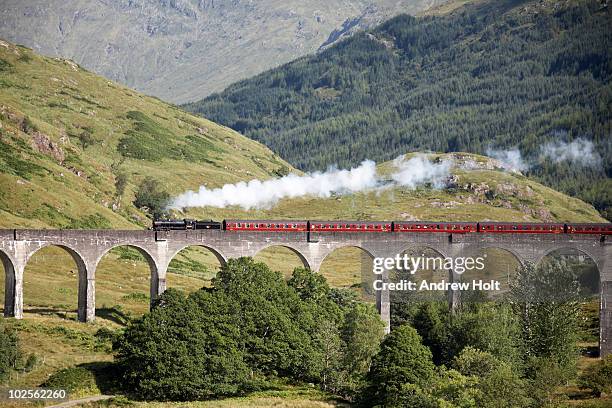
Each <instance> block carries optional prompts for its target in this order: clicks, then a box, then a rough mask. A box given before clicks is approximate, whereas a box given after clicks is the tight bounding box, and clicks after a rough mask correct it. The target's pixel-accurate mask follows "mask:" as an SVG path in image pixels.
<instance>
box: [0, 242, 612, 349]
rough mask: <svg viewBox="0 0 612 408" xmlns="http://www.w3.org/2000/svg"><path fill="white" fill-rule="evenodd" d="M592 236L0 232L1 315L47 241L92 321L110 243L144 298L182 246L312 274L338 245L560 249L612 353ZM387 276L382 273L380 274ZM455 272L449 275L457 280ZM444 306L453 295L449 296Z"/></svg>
mask: <svg viewBox="0 0 612 408" xmlns="http://www.w3.org/2000/svg"><path fill="white" fill-rule="evenodd" d="M610 241H611V240H610V239H608V240H604V239H603V238H602V237H601V236H599V235H570V234H527V233H519V234H480V233H471V234H453V235H449V234H444V233H436V232H418V233H404V232H400V233H377V232H357V233H337V232H324V233H313V232H311V233H307V232H237V231H223V230H188V231H117V230H0V258H1V259H2V263H3V265H4V270H5V273H6V279H5V289H4V293H5V302H4V305H5V306H4V314H5V316H8V317H15V318H22V317H23V278H24V276H23V274H24V270H25V266H26V264H27V263H28V260H29V259H30V258H31V257H32V255H33V254H34V253H35V252H36V251H38V250H39V249H41V248H43V247H46V246H50V245H52V246H59V247H61V248H63V249H65V250H66V251H67V252H68V253H70V255H71V256H72V257H73V258H74V260H75V262H76V264H77V266H78V270H79V283H78V288H79V289H78V318H79V320H81V321H83V322H87V321H93V320H94V318H95V280H96V267H97V265H98V263H99V262H100V260H101V258H102V257H103V256H104V255H105V254H106V253H107V252H108V251H109V250H111V249H112V248H114V247H117V246H124V245H127V246H131V247H134V248H137V249H138V250H139V251H140V252H141V253H142V254H143V255H144V256H145V258H146V259H147V261H148V263H149V266H150V269H151V299H153V298H155V297H156V296H158V295H159V294H160V293H162V292H163V291H164V290H165V289H166V271H167V269H168V264H169V263H170V261H171V260H172V258H173V257H174V256H175V255H176V254H178V253H179V252H180V251H181V250H182V249H184V248H186V247H189V246H202V247H205V248H207V249H208V250H210V251H211V252H212V253H214V254H215V256H216V257H217V258H218V260H219V262H220V263H221V264H222V265H223V264H224V263H225V262H226V261H227V260H228V259H230V258H237V257H241V256H254V255H256V254H257V253H258V252H259V251H261V250H263V249H265V248H267V247H270V246H284V247H287V248H289V249H291V250H292V251H293V252H295V253H296V254H297V255H298V256H299V258H300V259H301V260H302V262H303V263H304V265H305V266H306V267H309V268H311V269H312V270H314V271H318V270H319V267H320V266H321V263H322V262H323V260H324V259H325V257H326V256H327V255H329V254H330V253H331V252H333V251H334V250H336V249H338V248H342V247H347V246H350V247H358V248H361V249H362V250H363V251H365V252H366V253H368V254H369V255H370V256H372V257H394V256H395V255H397V254H399V253H402V252H404V251H406V250H408V249H411V248H423V247H427V248H431V249H433V250H434V251H436V252H437V253H439V254H440V255H441V256H442V257H459V256H478V254H479V253H480V251H481V250H483V249H486V248H500V249H503V250H506V251H508V252H510V253H511V254H513V255H514V256H515V257H516V258H517V259H518V261H519V262H520V263H524V262H526V261H530V262H533V263H538V262H540V261H541V260H542V258H544V257H545V256H546V255H547V254H549V253H551V252H553V251H556V250H560V249H567V248H571V249H575V250H579V251H580V252H582V253H584V254H585V255H587V256H589V257H590V258H591V259H592V260H593V261H594V262H595V264H596V265H597V268H598V271H599V277H600V291H601V296H600V299H601V306H600V318H601V319H600V350H601V355H607V354H610V353H612V242H610ZM382 276H383V279H386V280H388V273H383V275H382ZM457 278H458V275H455V274H451V276H450V279H451V280H456V279H457ZM449 299H450V303H451V306H452V304H453V302H454V301H455V299H456V296H454V295H453V294H451V295H450V296H449ZM377 307H378V310H379V312H380V315H381V318H382V319H383V321H385V322H386V324H387V330H389V329H390V318H391V316H390V313H391V310H390V309H391V308H390V296H389V291H377Z"/></svg>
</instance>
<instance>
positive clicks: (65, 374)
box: [42, 367, 97, 393]
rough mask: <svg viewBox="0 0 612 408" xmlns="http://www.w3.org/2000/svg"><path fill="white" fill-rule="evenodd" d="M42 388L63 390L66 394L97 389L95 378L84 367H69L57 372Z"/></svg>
mask: <svg viewBox="0 0 612 408" xmlns="http://www.w3.org/2000/svg"><path fill="white" fill-rule="evenodd" d="M42 386H43V387H47V388H60V389H64V390H66V391H67V392H68V393H74V392H76V391H83V390H95V389H97V386H96V376H95V375H94V373H93V372H92V371H90V370H88V369H87V368H85V367H70V368H64V369H62V370H59V371H57V372H55V373H54V374H52V375H51V377H49V379H48V380H47V381H45V382H44V384H42Z"/></svg>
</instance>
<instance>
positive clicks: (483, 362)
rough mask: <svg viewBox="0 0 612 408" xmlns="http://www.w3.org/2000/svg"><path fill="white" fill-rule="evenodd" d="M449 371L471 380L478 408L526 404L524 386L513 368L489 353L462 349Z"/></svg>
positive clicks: (467, 348) (509, 407)
mask: <svg viewBox="0 0 612 408" xmlns="http://www.w3.org/2000/svg"><path fill="white" fill-rule="evenodd" d="M453 367H454V368H455V369H457V371H459V372H460V373H461V374H463V375H467V376H471V377H475V378H476V379H477V383H476V385H475V388H476V389H477V390H478V391H479V393H478V394H475V401H476V403H477V404H476V405H477V406H479V407H496V408H505V407H508V408H511V407H523V406H527V405H529V403H530V400H529V399H528V398H527V396H526V392H525V390H526V388H525V387H526V385H525V384H524V382H523V381H522V380H521V379H520V377H519V375H518V374H517V372H516V371H515V370H514V369H513V367H512V366H511V365H510V364H508V363H506V362H504V361H501V360H499V359H497V358H495V357H494V356H493V355H492V354H491V353H488V352H484V351H480V350H478V349H475V348H473V347H466V348H464V349H463V351H462V352H461V354H459V355H458V356H457V357H456V358H455V360H454V361H453Z"/></svg>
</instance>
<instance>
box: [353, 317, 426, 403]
mask: <svg viewBox="0 0 612 408" xmlns="http://www.w3.org/2000/svg"><path fill="white" fill-rule="evenodd" d="M434 373H435V366H434V364H433V361H432V355H431V351H429V349H428V348H427V347H426V346H424V345H423V344H422V343H421V336H419V334H418V333H417V331H416V330H415V329H414V328H413V327H411V326H409V325H402V326H399V327H397V328H396V329H394V330H393V331H392V332H391V333H389V334H388V335H387V337H385V339H384V340H383V342H382V343H381V345H380V351H379V352H378V354H376V356H374V359H373V360H372V367H371V370H370V372H369V373H368V375H367V380H368V383H369V386H368V387H367V388H366V389H365V391H364V394H363V398H362V400H363V402H364V403H365V404H366V405H368V406H375V405H383V406H386V405H390V404H393V405H394V404H395V402H394V401H395V398H396V395H397V394H398V393H399V392H400V391H402V390H403V389H404V390H405V389H406V387H407V386H409V387H410V389H411V390H412V389H415V390H417V389H418V388H421V387H422V386H426V385H428V384H429V383H430V382H431V380H432V378H433V376H434ZM417 394H418V393H415V395H417ZM420 398H421V397H419V399H420Z"/></svg>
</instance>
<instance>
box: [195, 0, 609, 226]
mask: <svg viewBox="0 0 612 408" xmlns="http://www.w3.org/2000/svg"><path fill="white" fill-rule="evenodd" d="M462 3H466V4H465V5H462ZM610 27H612V20H611V17H610V8H609V7H606V6H605V5H602V3H601V2H600V1H596V0H578V1H565V0H545V1H537V2H536V1H517V0H504V1H475V2H463V1H458V2H452V4H450V5H444V6H441V7H439V8H436V9H434V10H433V11H432V15H427V16H422V17H418V18H415V17H411V16H408V15H403V16H399V17H396V18H393V19H391V20H389V21H387V22H386V23H384V24H382V25H381V26H379V27H378V28H376V29H374V30H371V31H369V32H365V33H362V34H359V35H355V36H354V37H353V38H351V39H348V40H346V41H343V42H341V43H339V44H336V45H335V46H333V47H331V48H329V49H327V50H326V51H324V52H321V53H319V54H316V55H312V56H309V57H305V58H301V59H298V60H296V61H294V62H292V63H289V64H286V65H284V66H282V67H280V68H277V69H273V70H270V71H267V72H265V73H263V74H260V75H258V76H256V77H253V78H251V79H248V80H245V81H241V82H238V83H236V84H234V85H232V86H230V87H228V88H227V89H226V90H225V91H224V92H222V93H220V94H216V95H212V96H210V97H208V98H206V99H204V100H202V101H200V102H195V103H192V104H188V105H186V108H187V109H189V110H191V111H193V112H197V113H200V114H202V115H203V116H205V117H208V118H210V119H211V120H214V121H216V122H218V123H222V124H224V125H227V126H229V127H231V128H233V129H236V130H237V131H239V132H241V133H243V134H245V135H247V136H249V137H251V138H253V139H255V140H258V141H261V142H263V143H264V144H266V145H267V146H269V147H270V148H272V150H274V151H275V152H277V153H278V154H279V155H281V156H282V157H283V158H285V159H286V160H287V161H289V162H290V163H291V164H293V165H294V166H296V167H298V168H300V169H303V170H312V169H322V168H325V167H326V166H328V165H330V164H337V165H339V166H340V167H346V166H348V165H354V164H356V163H359V162H360V161H361V160H363V159H364V158H369V159H372V160H376V161H383V160H389V159H391V158H393V157H395V156H397V155H398V154H401V153H404V152H407V151H423V150H431V151H446V152H452V151H468V152H473V153H480V154H483V153H486V152H487V150H488V149H489V148H493V149H510V148H513V147H518V148H519V149H520V151H521V153H522V155H523V157H524V159H525V161H526V162H528V163H530V164H531V168H530V170H529V173H528V174H529V175H532V176H535V177H536V178H537V179H539V180H540V181H542V182H544V183H545V184H547V185H549V186H552V187H554V188H556V189H560V190H562V191H565V192H567V193H570V194H572V195H576V196H579V197H581V198H583V199H585V200H588V201H589V202H591V203H593V204H595V206H596V207H597V208H598V209H599V210H600V211H602V212H603V213H606V212H608V211H609V208H610V207H611V205H612V196H611V195H610V194H611V193H610V192H611V191H612V181H611V179H610V177H611V176H612V138H610V129H611V118H612V116H611V115H610V111H611V110H610V107H611V106H612V88H611V85H610V78H611V76H612V54H611V53H610V44H611V43H612V30H611V29H610ZM577 139H579V140H586V141H588V142H592V143H593V144H594V153H595V155H596V156H599V157H598V158H597V157H596V159H600V160H583V159H584V156H581V157H578V159H576V160H574V161H573V162H572V161H570V160H569V159H567V158H565V157H564V156H562V155H560V154H558V153H557V154H556V155H553V156H552V158H551V157H544V156H543V155H542V150H541V149H542V147H543V146H545V145H546V143H547V142H566V143H569V142H572V141H575V140H577ZM557 159H559V161H558V162H557ZM608 214H609V212H608Z"/></svg>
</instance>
